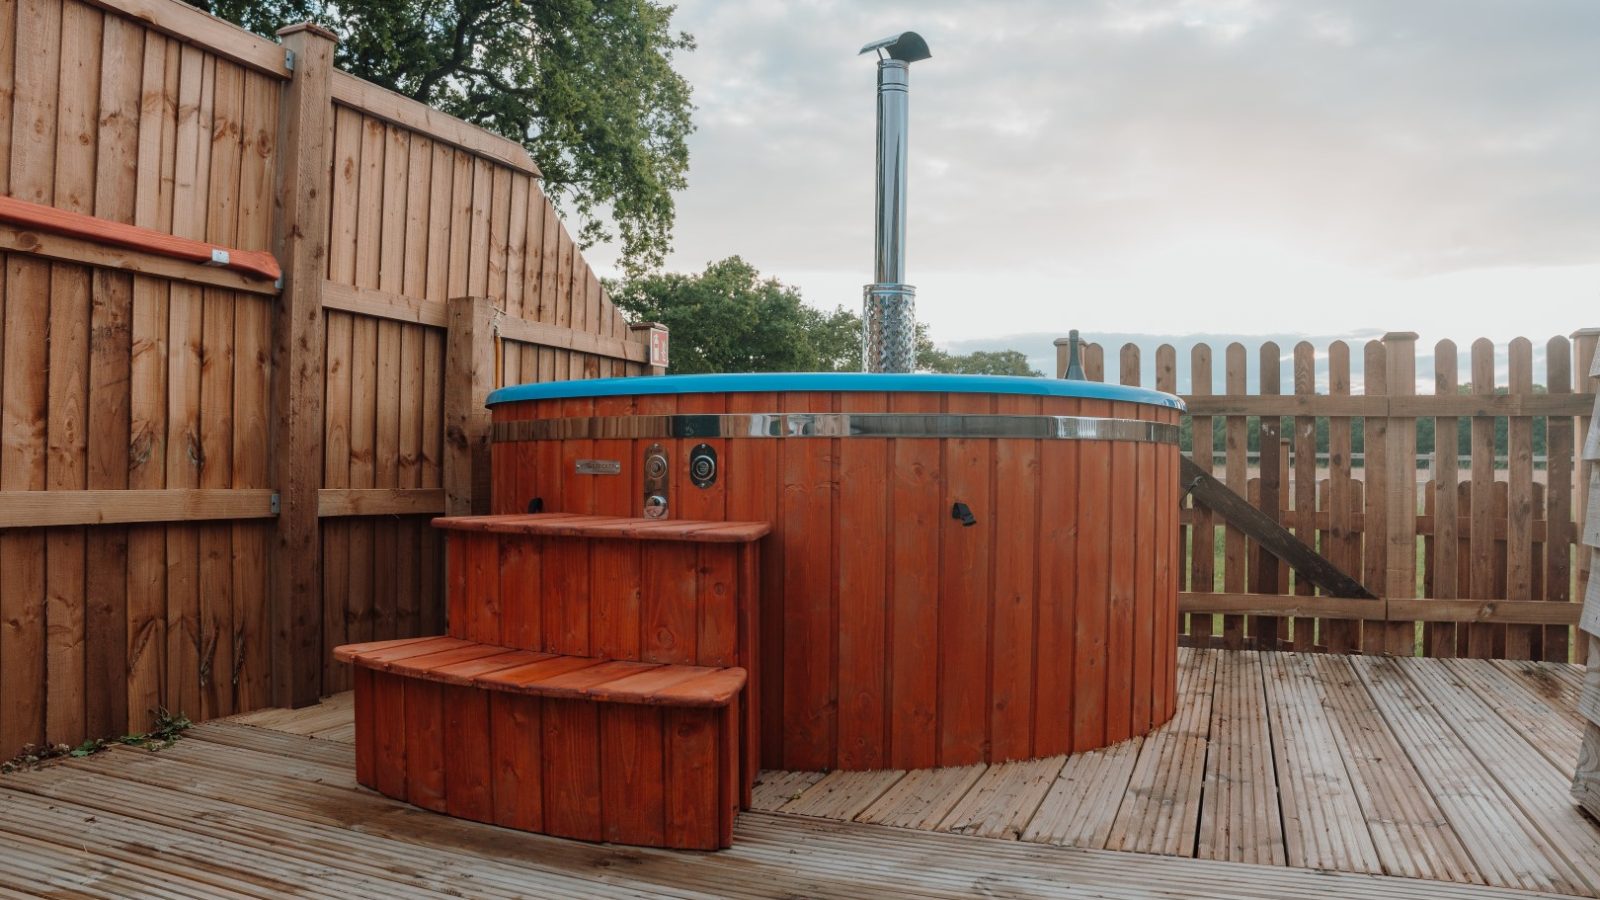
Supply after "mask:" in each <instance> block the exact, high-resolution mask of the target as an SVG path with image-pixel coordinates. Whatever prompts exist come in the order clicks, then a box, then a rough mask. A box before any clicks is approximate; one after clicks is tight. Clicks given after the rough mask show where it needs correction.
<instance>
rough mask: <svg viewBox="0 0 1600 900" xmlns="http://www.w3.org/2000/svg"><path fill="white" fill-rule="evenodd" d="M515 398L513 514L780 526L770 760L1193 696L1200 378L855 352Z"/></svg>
mask: <svg viewBox="0 0 1600 900" xmlns="http://www.w3.org/2000/svg"><path fill="white" fill-rule="evenodd" d="M489 405H490V407H491V411H492V414H493V420H494V444H493V456H494V458H493V465H492V469H493V472H494V485H493V498H494V499H493V507H494V509H493V511H494V512H496V513H512V512H526V511H528V510H529V505H530V502H537V503H538V504H539V505H542V508H543V510H545V511H547V512H580V513H582V512H589V513H597V514H603V515H633V516H640V515H664V516H665V517H667V518H674V519H679V518H683V519H709V520H722V519H734V520H745V521H768V522H771V523H772V525H773V533H772V535H771V536H770V537H768V538H767V539H766V540H765V542H764V544H763V547H762V592H761V602H760V607H759V615H760V622H759V633H760V646H759V648H758V650H759V670H760V672H759V677H758V678H754V679H753V681H755V682H759V687H758V688H757V690H758V691H759V697H758V700H759V703H760V719H761V735H760V737H761V759H762V764H763V765H764V766H765V767H768V768H779V769H823V768H836V769H880V768H924V767H929V766H952V765H965V764H969V763H978V762H995V761H1001V760H1008V759H1026V758H1031V757H1042V756H1050V755H1054V754H1059V753H1068V752H1074V751H1081V750H1090V749H1093V748H1096V747H1103V746H1106V745H1108V744H1112V743H1116V742H1117V741H1121V740H1125V739H1127V738H1129V737H1132V736H1134V735H1139V734H1144V733H1145V732H1147V731H1149V730H1150V729H1152V728H1154V727H1155V726H1157V725H1160V724H1161V723H1163V722H1165V721H1167V720H1168V719H1169V718H1171V716H1172V714H1173V711H1174V699H1175V698H1174V694H1175V690H1176V675H1175V662H1176V656H1177V621H1176V620H1177V597H1178V586H1177V582H1176V580H1175V577H1176V572H1177V564H1176V561H1177V554H1178V546H1177V539H1178V528H1177V508H1178V491H1179V487H1178V474H1177V473H1178V447H1177V435H1178V416H1179V413H1180V411H1181V410H1182V403H1181V401H1179V400H1178V399H1177V398H1176V397H1173V396H1171V395H1169V394H1163V393H1159V392H1157V391H1151V390H1143V389H1139V388H1128V387H1121V386H1117V385H1105V384H1097V383H1092V382H1083V381H1060V380H1053V379H1038V378H1008V377H989V376H946V375H877V374H873V375H868V374H842V373H841V374H763V375H698V376H694V375H691V376H667V377H661V378H624V379H605V380H598V381H572V382H558V383H551V384H538V385H522V386H518V387H508V388H503V389H501V390H498V391H496V392H494V394H492V395H491V396H490V398H489ZM708 461H709V463H710V464H708ZM647 470H648V471H647ZM958 504H959V506H958ZM964 512H966V513H970V515H968V516H966V517H965V519H966V520H965V521H964V519H963V516H962V513H964ZM642 627H648V624H645V625H643V626H642Z"/></svg>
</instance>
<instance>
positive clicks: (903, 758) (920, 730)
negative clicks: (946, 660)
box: [887, 394, 950, 769]
mask: <svg viewBox="0 0 1600 900" xmlns="http://www.w3.org/2000/svg"><path fill="white" fill-rule="evenodd" d="M889 411H890V412H896V413H913V414H916V413H937V412H939V396H938V395H937V394H895V395H892V396H891V397H890V398H889ZM893 444H894V446H893V450H892V451H891V453H892V455H893V460H892V467H891V471H890V477H891V478H892V479H893V485H892V488H891V490H890V499H889V504H890V505H889V515H890V520H889V521H890V523H891V529H892V530H891V532H890V533H891V535H892V540H891V544H890V547H889V552H890V554H891V557H890V558H891V559H892V563H891V565H890V571H891V572H892V575H891V578H890V581H891V583H890V597H891V599H890V606H889V623H888V631H887V635H888V637H887V643H888V646H889V700H888V703H889V761H888V765H889V767H890V768H895V769H925V768H930V767H932V766H933V765H935V759H936V758H937V747H938V731H937V726H938V721H937V718H938V688H939V680H938V667H937V666H936V665H935V663H936V661H937V659H938V650H939V568H938V566H937V565H936V564H935V563H936V562H937V560H938V558H939V526H940V522H941V517H942V516H948V515H949V514H950V509H949V507H948V506H946V505H945V499H944V491H943V489H942V484H943V481H944V476H943V473H942V472H941V469H940V446H939V445H940V442H939V441H938V440H934V439H927V438H896V439H895V440H894V442H893Z"/></svg>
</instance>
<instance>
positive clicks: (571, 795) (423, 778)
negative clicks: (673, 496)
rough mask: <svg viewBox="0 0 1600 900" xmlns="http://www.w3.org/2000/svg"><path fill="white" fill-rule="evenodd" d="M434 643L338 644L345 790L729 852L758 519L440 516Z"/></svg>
mask: <svg viewBox="0 0 1600 900" xmlns="http://www.w3.org/2000/svg"><path fill="white" fill-rule="evenodd" d="M436 525H437V526H438V527H440V528H441V529H444V530H446V531H448V532H449V533H450V538H449V541H448V544H447V548H446V558H447V563H448V569H447V585H448V591H449V595H448V609H449V615H448V633H447V634H444V635H436V636H431V637H416V638H404V639H399V640H389V641H375V642H368V643H362V644H350V645H345V646H342V647H339V648H336V649H335V651H334V656H335V658H336V659H338V660H339V661H341V662H347V663H350V664H352V665H353V666H354V667H355V698H356V702H355V723H354V728H353V731H354V738H355V745H356V757H355V768H356V780H357V781H358V782H359V783H360V784H362V785H366V786H368V787H372V788H374V789H375V790H377V791H378V792H380V793H382V794H385V795H387V796H389V797H393V798H396V799H399V800H405V801H408V802H410V803H412V804H415V805H417V806H420V807H422V808H424V809H428V810H432V811H435V812H442V813H446V814H448V815H451V816H455V817H457V818H463V819H470V820H473V821H478V822H491V823H494V824H497V825H502V826H505V827H508V828H516V829H520V830H523V831H535V832H540V833H544V834H551V835H555V836H558V837H569V838H578V839H582V840H590V841H609V842H614V843H623V844H633V845H639V846H651V847H671V848H680V849H698V850H712V849H719V848H724V847H727V846H729V844H730V842H731V841H732V835H733V819H734V816H735V814H736V813H737V812H738V810H739V809H740V807H742V806H748V805H749V802H750V789H751V783H752V782H753V780H754V773H755V760H756V758H757V756H756V754H757V753H758V748H757V747H756V746H755V741H756V736H757V735H758V734H759V731H758V729H757V728H756V726H755V721H756V720H755V718H754V717H755V714H756V708H755V703H754V695H753V692H751V691H749V690H747V689H746V688H747V686H748V682H749V681H750V672H752V671H753V668H752V667H751V666H750V664H751V663H752V662H753V659H754V647H755V642H754V639H753V635H754V624H755V623H754V617H755V613H754V608H755V603H754V596H755V592H756V590H757V585H759V583H760V581H759V579H760V574H759V560H758V556H757V553H758V551H757V549H756V544H755V542H756V541H758V540H759V539H760V538H761V537H762V536H763V535H765V534H766V533H767V532H768V530H770V529H769V528H768V527H767V526H766V525H765V524H764V523H750V522H709V523H708V522H693V521H683V520H677V521H667V522H657V521H652V520H644V519H620V518H613V517H604V516H575V515H565V514H550V515H524V516H483V517H466V518H448V519H439V520H437V521H436Z"/></svg>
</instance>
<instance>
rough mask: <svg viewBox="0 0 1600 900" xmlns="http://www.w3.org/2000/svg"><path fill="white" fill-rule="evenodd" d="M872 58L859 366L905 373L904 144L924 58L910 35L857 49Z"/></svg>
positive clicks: (908, 343)
mask: <svg viewBox="0 0 1600 900" xmlns="http://www.w3.org/2000/svg"><path fill="white" fill-rule="evenodd" d="M872 51H877V53H878V191H877V193H878V197H877V199H878V203H877V222H876V243H875V245H874V246H875V260H874V267H873V283H872V284H869V285H867V286H866V287H865V289H864V290H863V294H864V302H863V305H862V314H861V362H862V367H863V368H865V369H866V371H868V372H910V371H911V370H912V368H913V367H914V365H915V362H916V331H917V320H916V294H917V290H916V288H914V287H912V286H911V285H909V284H905V283H904V278H905V269H906V144H907V130H908V128H907V126H908V122H907V113H908V96H907V89H908V86H909V76H910V70H911V64H912V63H914V62H917V61H918V60H923V59H927V58H928V57H929V56H930V55H931V54H929V52H928V44H927V42H926V41H924V40H923V39H922V37H921V36H919V35H918V34H917V33H916V32H914V31H906V32H902V33H900V34H897V35H893V36H891V37H887V38H884V39H883V40H880V41H873V42H872V43H870V44H868V45H866V46H865V47H862V48H861V52H862V53H870V52H872Z"/></svg>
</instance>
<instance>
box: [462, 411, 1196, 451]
mask: <svg viewBox="0 0 1600 900" xmlns="http://www.w3.org/2000/svg"><path fill="white" fill-rule="evenodd" d="M811 437H817V438H847V437H866V438H1014V439H1022V440H1057V441H1130V442H1134V443H1148V444H1176V443H1178V426H1176V425H1171V424H1167V423H1165V422H1146V421H1143V420H1141V419H1112V418H1103V417H1098V416H1001V415H976V414H974V415H958V414H948V413H940V414H930V415H917V414H906V413H727V414H701V415H670V416H587V417H584V416H580V417H575V418H566V419H518V420H515V421H510V422H496V423H494V430H493V439H494V440H495V441H496V442H515V441H560V440H588V439H600V440H628V439H633V438H811Z"/></svg>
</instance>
